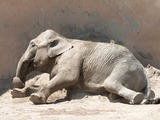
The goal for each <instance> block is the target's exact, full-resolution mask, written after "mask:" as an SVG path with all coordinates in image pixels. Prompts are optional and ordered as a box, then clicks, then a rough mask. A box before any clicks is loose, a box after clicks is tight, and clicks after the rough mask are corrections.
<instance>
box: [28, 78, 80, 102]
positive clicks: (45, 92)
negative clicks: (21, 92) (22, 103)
mask: <svg viewBox="0 0 160 120" xmlns="http://www.w3.org/2000/svg"><path fill="white" fill-rule="evenodd" d="M71 78H72V79H68V78H67V77H66V78H64V77H61V76H60V75H56V76H55V77H54V78H52V79H51V80H50V81H49V82H48V83H47V84H46V85H45V86H44V87H42V88H41V89H40V90H39V91H38V92H37V93H33V94H32V95H31V96H30V100H31V101H32V102H33V103H34V104H43V103H46V101H47V98H48V97H49V96H50V95H51V94H52V93H53V92H55V91H57V90H61V89H63V88H69V87H71V86H73V85H75V84H77V82H78V80H77V79H73V77H71Z"/></svg>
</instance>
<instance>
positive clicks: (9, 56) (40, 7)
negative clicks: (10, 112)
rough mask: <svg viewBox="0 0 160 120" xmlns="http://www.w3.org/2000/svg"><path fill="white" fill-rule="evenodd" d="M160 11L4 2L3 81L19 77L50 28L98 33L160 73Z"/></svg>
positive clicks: (70, 33)
mask: <svg viewBox="0 0 160 120" xmlns="http://www.w3.org/2000/svg"><path fill="white" fill-rule="evenodd" d="M159 11H160V1H159V0H0V57H1V58H0V79H7V78H10V77H12V76H14V74H15V70H16V66H17V62H18V60H19V58H20V56H21V55H22V53H23V52H24V51H25V49H26V48H27V46H28V43H29V41H30V40H31V39H32V38H34V37H36V36H37V35H38V34H39V33H40V32H42V31H44V30H46V29H48V28H51V29H54V30H55V31H57V32H59V33H61V34H62V35H64V36H66V37H69V38H74V37H76V36H79V35H81V34H82V35H83V34H85V33H92V32H93V33H98V34H100V35H101V36H103V37H104V38H105V37H106V38H108V39H114V40H116V41H118V42H119V43H121V44H124V45H125V46H127V47H128V48H129V49H130V50H131V51H132V52H133V53H134V54H135V55H136V57H137V58H138V59H139V60H140V61H141V62H142V63H143V64H144V65H146V64H148V63H150V64H151V65H154V66H156V67H158V68H160V64H159V62H160V57H159V53H160V47H159V45H160V40H159V39H160V35H159V31H160V14H159ZM103 41H104V40H103Z"/></svg>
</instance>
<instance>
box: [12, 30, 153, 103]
mask: <svg viewBox="0 0 160 120" xmlns="http://www.w3.org/2000/svg"><path fill="white" fill-rule="evenodd" d="M33 70H36V71H41V72H46V73H49V74H50V81H48V82H47V83H46V84H45V85H44V86H43V87H41V89H38V90H37V92H36V93H33V94H31V96H30V100H31V101H32V102H33V103H34V104H43V103H46V101H47V98H48V97H49V96H50V95H51V94H52V93H53V92H55V91H57V90H60V89H63V88H66V89H72V88H79V89H81V90H83V91H86V92H89V93H93V94H101V93H110V94H111V96H121V97H123V98H125V99H126V100H127V101H128V102H129V103H130V104H140V103H141V102H142V101H143V100H147V99H149V96H150V93H151V85H150V81H149V79H148V77H147V76H146V72H145V70H144V68H143V66H142V65H141V63H140V62H139V61H138V60H137V59H136V58H135V57H134V56H133V54H132V53H131V52H130V51H129V50H128V49H127V48H126V47H123V46H121V45H117V44H115V43H100V42H91V41H82V40H76V39H68V38H65V37H63V36H61V35H60V34H58V33H56V32H55V31H53V30H46V31H45V32H42V33H41V34H40V35H39V36H38V37H36V38H35V39H33V40H31V41H30V44H29V46H28V48H27V50H26V51H25V53H24V54H23V56H22V57H21V59H20V61H19V63H18V66H17V71H16V77H14V78H13V83H14V84H15V86H16V87H17V88H23V87H24V86H25V79H26V76H27V74H29V73H30V72H31V71H33Z"/></svg>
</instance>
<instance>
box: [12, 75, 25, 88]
mask: <svg viewBox="0 0 160 120" xmlns="http://www.w3.org/2000/svg"><path fill="white" fill-rule="evenodd" d="M13 84H14V87H15V88H23V87H24V86H25V85H24V83H23V82H22V81H21V79H20V78H19V77H14V78H13Z"/></svg>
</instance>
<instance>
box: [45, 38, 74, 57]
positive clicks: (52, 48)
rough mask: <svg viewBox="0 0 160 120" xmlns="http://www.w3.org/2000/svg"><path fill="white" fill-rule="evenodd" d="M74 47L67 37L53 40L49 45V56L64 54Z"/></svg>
mask: <svg viewBox="0 0 160 120" xmlns="http://www.w3.org/2000/svg"><path fill="white" fill-rule="evenodd" d="M71 48H72V45H71V43H69V42H68V41H67V40H65V39H63V38H62V39H56V40H54V41H53V42H51V43H50V44H49V46H48V56H49V57H54V56H56V55H59V54H62V53H64V52H65V51H67V50H69V49H71Z"/></svg>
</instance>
